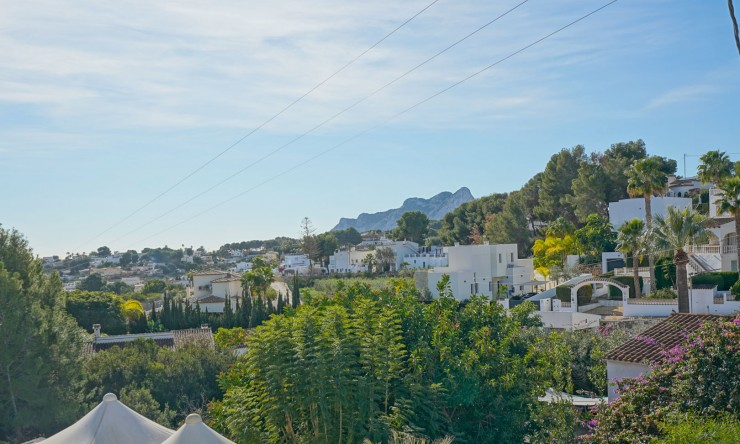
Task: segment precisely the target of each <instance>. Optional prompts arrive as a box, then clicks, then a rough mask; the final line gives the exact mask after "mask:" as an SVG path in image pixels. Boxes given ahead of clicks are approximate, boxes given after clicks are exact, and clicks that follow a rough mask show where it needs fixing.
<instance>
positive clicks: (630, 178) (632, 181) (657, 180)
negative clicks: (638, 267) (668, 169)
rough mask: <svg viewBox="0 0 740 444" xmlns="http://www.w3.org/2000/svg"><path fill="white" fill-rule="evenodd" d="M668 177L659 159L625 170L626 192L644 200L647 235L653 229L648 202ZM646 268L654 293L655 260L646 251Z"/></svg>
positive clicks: (661, 187)
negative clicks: (648, 269) (647, 268)
mask: <svg viewBox="0 0 740 444" xmlns="http://www.w3.org/2000/svg"><path fill="white" fill-rule="evenodd" d="M666 182H668V177H667V176H666V174H665V172H664V171H663V164H662V162H661V161H660V159H659V158H657V157H655V156H652V157H648V158H645V159H640V160H637V161H635V163H634V164H633V165H632V167H630V169H629V170H627V192H628V193H629V194H630V196H633V197H636V196H643V197H644V198H645V222H646V225H647V231H648V233H650V232H652V229H653V213H652V210H651V208H650V200H651V198H652V197H653V196H657V195H660V194H662V193H663V192H664V191H665V187H666ZM648 266H649V267H650V292H651V293H654V292H655V258H654V257H653V253H652V251H648Z"/></svg>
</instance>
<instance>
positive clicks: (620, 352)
mask: <svg viewBox="0 0 740 444" xmlns="http://www.w3.org/2000/svg"><path fill="white" fill-rule="evenodd" d="M726 319H729V318H728V317H727V316H720V315H709V314H688V313H673V314H672V315H671V317H669V318H668V319H666V320H664V321H662V322H660V323H658V324H656V325H654V326H652V327H650V328H649V329H647V330H645V331H644V332H643V333H642V334H641V335H639V336H635V337H634V338H632V339H630V340H628V341H627V342H625V343H624V344H622V345H620V346H619V347H617V348H615V349H614V350H612V351H610V352H609V353H607V354H606V359H608V360H611V361H625V362H637V363H644V362H651V361H655V360H657V359H660V357H661V351H663V350H669V349H671V348H673V347H675V346H677V345H680V344H683V343H684V342H685V341H686V339H687V337H688V336H689V335H690V334H691V333H694V332H695V331H697V330H698V329H699V328H700V327H701V326H702V325H704V324H705V323H707V322H712V321H718V320H726Z"/></svg>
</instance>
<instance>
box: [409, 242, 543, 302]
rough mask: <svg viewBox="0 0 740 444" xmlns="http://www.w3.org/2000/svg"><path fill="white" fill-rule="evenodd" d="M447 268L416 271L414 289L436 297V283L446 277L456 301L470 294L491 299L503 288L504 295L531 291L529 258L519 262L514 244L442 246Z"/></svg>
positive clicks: (531, 272)
mask: <svg viewBox="0 0 740 444" xmlns="http://www.w3.org/2000/svg"><path fill="white" fill-rule="evenodd" d="M446 253H447V259H448V266H446V267H435V268H433V269H431V270H429V271H427V272H420V273H423V274H420V275H419V276H421V277H420V278H417V286H419V287H420V290H422V291H424V290H429V292H430V293H431V295H432V297H439V291H438V290H437V283H438V282H439V281H441V280H442V276H444V275H448V276H449V277H450V288H451V290H452V293H453V295H454V297H455V298H456V299H458V300H464V299H468V298H470V296H471V295H474V294H478V295H485V296H488V297H492V298H495V297H497V296H498V295H499V288H500V287H501V286H503V285H505V286H506V290H505V291H506V293H507V295H508V296H514V295H519V294H524V293H529V292H532V290H533V285H534V284H533V275H534V269H533V264H532V259H519V258H518V257H517V254H518V252H517V245H516V244H496V245H490V244H487V243H484V244H482V245H457V244H456V245H455V246H454V247H446Z"/></svg>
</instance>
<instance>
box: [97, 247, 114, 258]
mask: <svg viewBox="0 0 740 444" xmlns="http://www.w3.org/2000/svg"><path fill="white" fill-rule="evenodd" d="M110 255H111V251H110V248H108V247H105V246H103V247H100V248H98V257H108V256H110Z"/></svg>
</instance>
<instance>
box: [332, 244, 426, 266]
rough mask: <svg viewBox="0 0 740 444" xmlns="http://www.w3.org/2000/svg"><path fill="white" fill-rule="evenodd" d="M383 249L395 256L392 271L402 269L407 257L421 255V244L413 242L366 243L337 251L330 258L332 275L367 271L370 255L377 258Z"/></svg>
mask: <svg viewBox="0 0 740 444" xmlns="http://www.w3.org/2000/svg"><path fill="white" fill-rule="evenodd" d="M381 248H389V249H390V250H391V251H392V252H393V255H394V262H393V264H391V269H392V270H399V269H401V264H402V263H403V262H407V263H409V261H408V260H406V257H407V256H410V255H416V254H418V253H419V244H417V243H416V242H411V241H392V240H389V239H385V238H381V239H378V240H374V241H364V242H362V243H360V245H358V246H357V247H352V248H351V249H349V250H337V251H335V252H334V254H333V255H332V256H331V257H329V272H330V273H360V272H363V271H367V264H366V263H365V262H364V260H365V258H367V256H368V255H370V254H372V255H373V256H376V259H377V251H378V250H379V249H381Z"/></svg>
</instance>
